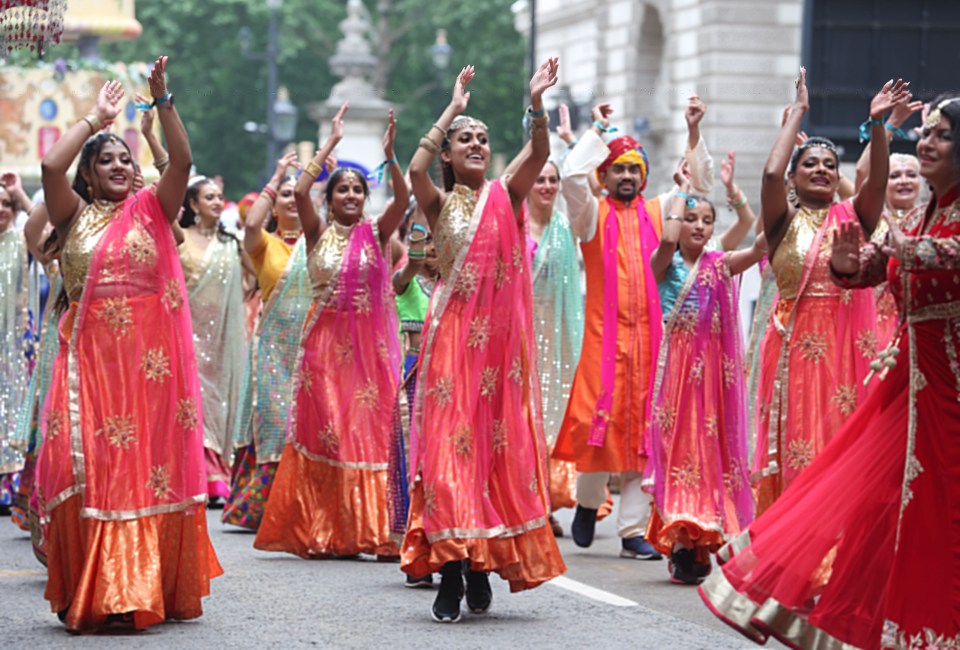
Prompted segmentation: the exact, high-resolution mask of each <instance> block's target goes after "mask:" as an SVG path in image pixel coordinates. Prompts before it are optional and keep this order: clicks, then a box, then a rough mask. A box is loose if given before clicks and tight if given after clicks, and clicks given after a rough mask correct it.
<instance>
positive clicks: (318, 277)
mask: <svg viewBox="0 0 960 650" xmlns="http://www.w3.org/2000/svg"><path fill="white" fill-rule="evenodd" d="M352 230H353V226H342V225H340V224H338V223H336V222H333V223H332V224H331V225H330V226H329V227H328V228H327V229H326V230H324V231H323V234H322V235H321V236H320V241H318V242H317V245H316V246H314V247H313V250H312V251H310V255H309V256H308V257H307V272H308V273H309V274H310V285H311V286H312V287H313V295H314V297H317V296H321V295H323V294H324V293H325V292H326V291H327V290H328V289H329V288H330V285H331V284H332V283H334V282H336V281H337V278H338V276H339V274H340V265H341V264H342V263H343V254H344V251H346V250H347V240H349V239H350V232H351V231H352Z"/></svg>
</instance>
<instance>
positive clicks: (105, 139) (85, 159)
mask: <svg viewBox="0 0 960 650" xmlns="http://www.w3.org/2000/svg"><path fill="white" fill-rule="evenodd" d="M107 143H119V144H122V145H123V148H124V149H126V150H127V154H128V155H129V156H130V160H131V161H132V160H133V152H132V151H130V146H129V145H128V144H127V143H126V142H125V141H124V140H123V138H118V137H117V136H116V135H115V134H113V133H109V132H107V131H101V132H100V133H98V134H96V135H93V136H90V137H89V138H88V139H87V141H86V142H85V143H83V149H81V150H80V160H79V162H77V174H76V176H74V178H73V191H74V192H76V193H77V194H79V195H80V198H81V199H83V200H84V201H86V202H87V203H93V194H92V193H91V191H90V184H89V183H87V180H86V179H85V178H84V177H83V170H84V169H88V170H90V172H91V173H92V172H93V166H94V163H95V161H96V160H97V158H98V157H99V156H100V152H101V151H103V146H104V145H105V144H107ZM134 169H136V165H135V164H134Z"/></svg>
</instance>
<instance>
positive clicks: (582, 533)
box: [570, 505, 597, 548]
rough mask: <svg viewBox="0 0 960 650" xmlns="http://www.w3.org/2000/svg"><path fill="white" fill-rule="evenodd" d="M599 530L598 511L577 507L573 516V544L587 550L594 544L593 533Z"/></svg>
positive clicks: (571, 532)
mask: <svg viewBox="0 0 960 650" xmlns="http://www.w3.org/2000/svg"><path fill="white" fill-rule="evenodd" d="M596 528H597V509H596V508H584V507H583V506H581V505H578V506H577V511H576V512H575V513H574V515H573V523H572V524H570V535H571V537H573V543H574V544H576V545H577V546H580V547H582V548H587V547H588V546H590V545H591V544H593V532H594V531H595V530H596Z"/></svg>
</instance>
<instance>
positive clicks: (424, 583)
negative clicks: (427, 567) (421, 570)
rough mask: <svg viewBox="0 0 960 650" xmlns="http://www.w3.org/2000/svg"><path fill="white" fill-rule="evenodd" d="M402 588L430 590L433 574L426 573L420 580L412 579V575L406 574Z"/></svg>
mask: <svg viewBox="0 0 960 650" xmlns="http://www.w3.org/2000/svg"><path fill="white" fill-rule="evenodd" d="M403 586H404V587H406V588H407V589H430V588H432V587H433V574H432V573H428V574H427V575H425V576H423V577H422V578H414V577H413V576H412V575H410V574H407V579H406V582H404V583H403Z"/></svg>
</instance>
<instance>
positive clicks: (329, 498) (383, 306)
mask: <svg viewBox="0 0 960 650" xmlns="http://www.w3.org/2000/svg"><path fill="white" fill-rule="evenodd" d="M346 111H347V105H346V104H344V105H343V106H342V107H341V108H340V110H339V112H338V113H337V114H336V116H334V118H333V128H332V131H331V135H330V138H329V139H328V140H327V142H326V143H324V145H323V147H322V148H321V149H320V152H319V153H318V154H317V156H316V158H314V159H313V161H311V162H310V163H309V164H308V165H307V166H306V168H305V169H304V170H303V173H302V174H301V175H300V179H299V180H298V181H297V185H296V188H295V189H294V196H295V197H296V201H297V210H298V212H299V214H300V223H301V226H302V227H303V236H304V237H305V239H306V246H307V272H308V274H309V276H310V282H311V284H312V285H313V304H312V305H311V306H310V309H309V311H308V312H307V319H306V323H305V324H304V326H303V335H302V337H301V339H300V350H299V355H298V357H297V362H296V364H295V365H294V368H295V369H296V370H295V373H296V374H295V380H294V387H293V394H294V401H293V408H292V409H291V412H290V422H289V425H288V429H287V444H286V447H284V450H283V455H282V456H281V458H280V465H279V467H278V468H277V474H276V477H275V478H274V479H273V486H272V487H271V489H270V496H269V498H268V499H267V505H266V507H265V509H264V513H263V520H262V521H261V522H260V528H259V529H258V531H257V538H256V540H255V541H254V548H258V549H260V550H263V551H284V552H287V553H293V554H294V555H299V556H300V557H304V558H310V557H331V556H341V557H342V556H352V555H356V554H358V553H370V554H374V555H377V556H380V557H383V558H394V559H395V558H396V556H397V553H398V550H397V546H396V543H395V542H394V541H392V540H391V538H390V511H389V508H388V507H387V474H388V472H387V466H388V463H389V461H390V441H391V436H392V433H393V409H392V408H390V406H391V405H392V404H393V401H394V398H395V397H396V394H397V389H398V385H399V374H400V342H399V339H398V337H397V332H398V329H399V326H398V323H397V316H396V307H395V306H394V296H393V290H392V288H391V286H390V264H389V262H388V260H387V258H386V257H385V255H384V250H385V249H386V247H387V244H388V242H389V241H390V236H391V235H392V234H393V231H394V230H396V229H397V226H399V225H400V220H401V219H402V218H403V213H404V211H405V210H406V209H407V204H408V202H409V200H408V194H407V185H406V183H405V182H404V180H403V173H402V172H401V171H400V166H399V165H397V162H396V161H395V160H394V154H393V140H394V135H395V132H396V122H395V121H394V117H393V111H390V122H389V126H388V128H387V132H386V134H385V135H384V137H383V151H384V154H385V155H386V162H385V163H384V164H385V165H387V166H388V167H389V168H390V175H391V177H392V179H393V188H394V198H393V201H391V202H390V204H388V206H387V207H386V209H385V210H384V212H383V214H382V215H381V216H380V217H379V218H378V219H376V220H371V219H370V218H368V217H367V216H366V215H365V214H364V205H365V203H366V198H367V194H368V193H369V190H368V188H367V183H366V179H364V177H363V176H362V175H360V174H359V173H357V171H356V170H354V169H351V168H349V167H341V168H338V169H337V171H335V172H334V173H333V174H332V175H331V177H330V180H329V181H328V182H327V186H326V190H325V192H326V199H327V206H328V219H329V225H328V226H327V227H324V225H323V224H322V223H321V221H320V217H319V216H318V215H317V212H316V210H315V209H314V207H313V202H312V201H311V198H310V188H311V186H312V185H313V182H314V180H315V179H316V177H317V176H318V175H319V174H320V169H321V165H322V164H323V162H324V161H326V160H327V157H328V156H329V155H330V153H331V152H332V151H333V148H334V147H335V146H336V145H337V143H339V142H340V139H341V138H342V137H343V115H344V114H345V113H346ZM384 405H387V406H384Z"/></svg>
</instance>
